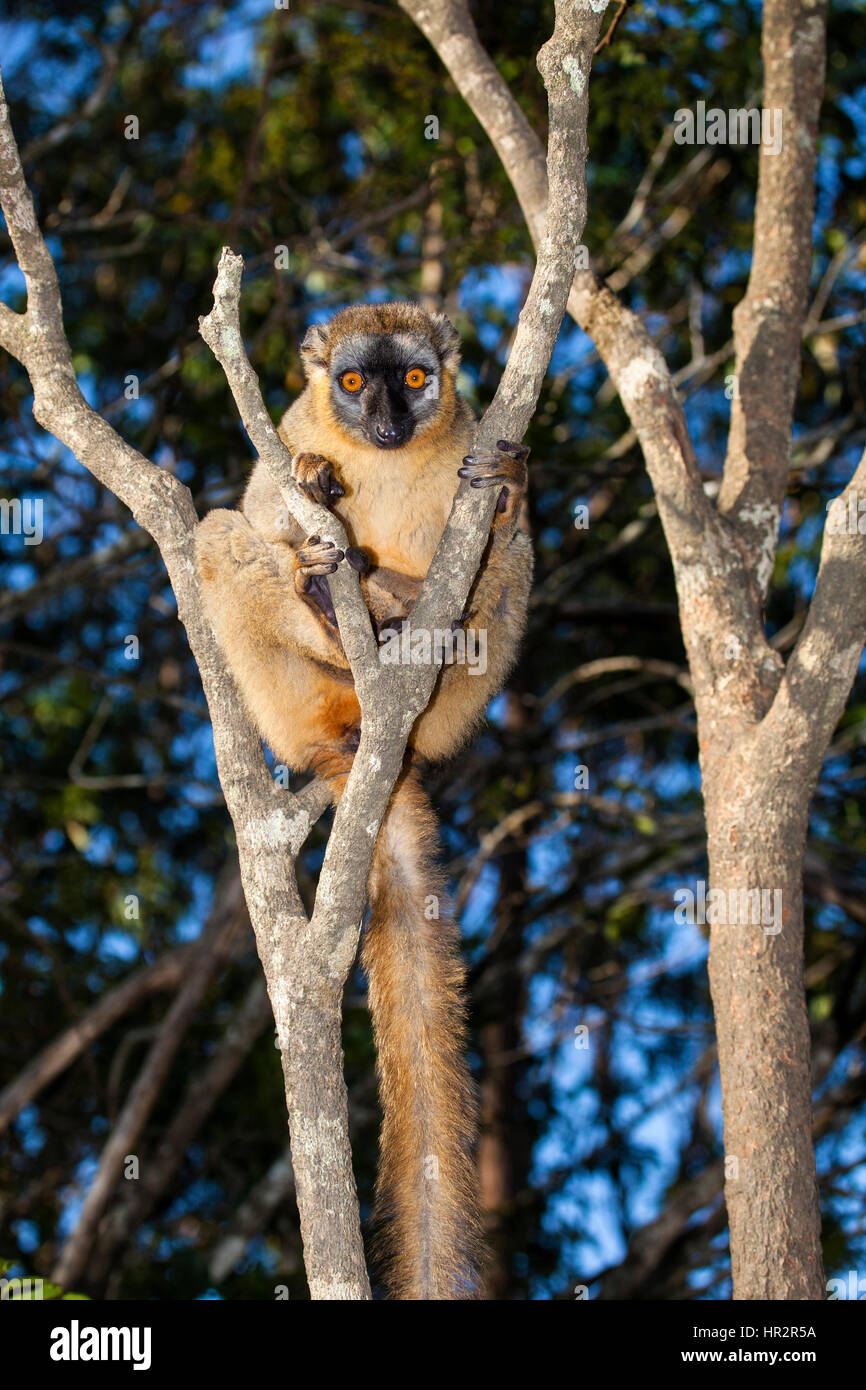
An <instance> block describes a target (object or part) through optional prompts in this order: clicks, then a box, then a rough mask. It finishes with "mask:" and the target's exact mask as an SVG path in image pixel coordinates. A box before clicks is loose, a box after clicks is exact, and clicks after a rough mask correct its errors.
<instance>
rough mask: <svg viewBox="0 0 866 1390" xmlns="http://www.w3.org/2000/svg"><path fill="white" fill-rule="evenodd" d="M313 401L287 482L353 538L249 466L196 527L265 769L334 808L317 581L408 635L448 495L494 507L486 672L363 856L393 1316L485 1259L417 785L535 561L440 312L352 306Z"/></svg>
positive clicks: (518, 623)
mask: <svg viewBox="0 0 866 1390" xmlns="http://www.w3.org/2000/svg"><path fill="white" fill-rule="evenodd" d="M301 357H302V361H303V364H304V369H305V372H306V376H307V385H306V388H305V390H304V391H303V393H302V394H301V396H300V397H299V398H298V399H297V400H296V401H295V403H294V404H293V405H292V406H291V407H290V409H289V410H288V411H287V412H286V414H285V415H284V416H283V419H282V421H281V423H280V427H279V432H280V436H281V438H282V439H283V441H284V442H285V443H286V445H287V446H288V448H289V450H290V452H291V453H292V455H293V464H292V470H293V474H294V477H295V478H296V480H297V482H298V483H299V485H300V486H301V488H302V489H303V490H304V491H305V492H306V493H307V495H308V496H309V497H311V498H313V499H315V500H316V501H317V502H320V503H323V504H324V505H325V506H328V507H330V508H332V509H333V510H334V511H335V512H336V513H337V515H338V516H339V517H340V519H341V520H342V522H343V525H344V526H345V528H346V532H347V535H348V537H349V540H350V542H351V544H350V546H349V548H348V549H347V551H346V554H345V557H344V555H343V552H342V551H341V550H338V549H336V547H334V546H333V545H332V544H331V543H330V542H327V541H322V540H320V538H319V537H318V536H309V537H305V536H304V534H303V531H302V530H301V528H300V527H299V526H298V524H297V523H296V522H295V521H294V520H293V519H292V518H291V517H289V516H288V515H287V510H286V507H285V504H284V503H283V502H282V499H281V497H280V493H279V491H278V488H277V486H276V484H275V483H274V482H273V480H272V478H271V476H270V474H269V473H268V471H267V469H266V467H264V466H263V465H262V464H261V463H259V464H257V465H256V467H255V468H254V470H253V473H252V475H251V478H250V481H249V484H248V486H247V488H246V492H245V494H244V497H243V501H242V503H241V508H240V510H239V511H222V510H219V511H212V512H210V513H209V515H207V516H206V517H205V518H204V520H203V521H202V522H201V524H200V525H199V527H198V530H197V535H196V567H197V572H198V576H199V580H200V583H201V586H202V590H203V593H204V598H205V603H206V606H207V611H208V614H209V617H210V620H211V622H212V624H213V627H214V629H215V631H216V634H217V638H218V640H219V643H220V646H221V648H222V650H223V652H224V654H225V656H226V658H227V661H228V664H229V667H230V669H231V671H232V674H233V676H234V678H235V680H236V681H237V684H238V686H239V687H240V690H241V692H242V695H243V697H244V700H245V703H246V705H247V708H248V710H249V713H250V715H251V717H252V719H253V720H254V722H255V723H256V725H257V727H258V729H259V731H260V733H261V735H262V737H263V739H264V740H265V742H266V743H267V744H268V745H269V747H270V748H271V750H272V751H273V753H274V754H275V756H276V757H277V758H278V759H279V760H281V761H282V762H284V763H285V764H287V766H289V767H290V768H292V769H294V770H297V771H310V772H314V773H316V774H317V775H318V776H319V777H321V778H324V779H325V780H326V781H327V783H328V784H329V786H330V788H331V789H332V793H333V797H334V799H335V800H337V799H339V796H340V794H341V792H342V790H343V787H344V786H345V782H346V779H347V777H348V774H349V771H350V769H351V766H352V758H353V754H354V750H355V749H356V748H357V745H358V737H359V721H360V709H359V705H358V700H357V697H356V695H355V689H354V685H353V682H352V676H351V672H350V670H349V666H348V662H347V660H346V657H345V654H344V652H343V648H342V645H341V643H340V634H339V631H338V628H337V626H336V623H335V617H334V610H333V606H332V604H331V601H330V595H329V592H328V587H327V582H326V580H325V578H324V576H326V575H328V574H332V573H333V572H334V570H335V569H336V567H337V565H338V564H340V563H342V562H343V560H344V558H345V561H346V562H348V563H350V564H352V565H353V566H354V567H355V568H356V569H357V570H358V571H359V573H360V575H361V584H362V590H363V592H364V595H365V598H366V600H367V604H368V607H369V609H370V612H371V619H372V621H373V624H374V629H376V630H377V631H378V630H379V629H380V628H381V626H382V624H383V623H392V624H393V623H394V622H398V623H399V621H400V620H401V619H404V618H405V617H406V616H407V615H408V614H409V613H410V612H411V607H412V602H413V600H414V598H415V597H416V595H417V592H418V588H419V586H420V582H421V580H422V579H423V578H424V576H425V575H426V573H427V569H428V567H429V565H430V561H431V560H432V558H433V554H434V552H435V550H436V547H437V545H438V543H439V540H440V538H441V535H442V532H443V530H444V527H445V522H446V520H447V518H448V514H449V512H450V509H451V503H452V500H453V498H454V493H455V490H456V487H457V485H458V479H459V478H461V477H462V478H468V479H469V481H470V484H471V486H472V487H474V488H484V487H495V488H497V489H498V494H499V495H498V499H497V504H496V511H495V514H494V520H493V524H492V527H491V535H490V539H489V541H488V544H487V548H486V551H485V554H484V557H483V560H482V563H481V566H480V569H479V572H478V575H477V577H476V579H475V582H474V585H473V588H472V591H471V593H470V597H469V602H468V605H467V609H466V612H465V614H463V615H462V621H463V623H464V625H465V627H466V628H467V629H474V630H476V631H481V630H486V633H487V638H486V641H487V668H486V671H485V672H484V673H483V674H479V673H478V671H477V668H476V671H475V672H474V673H472V674H470V670H469V667H468V666H467V665H466V664H457V663H455V664H450V665H446V666H445V667H444V668H443V670H442V671H441V674H440V677H439V680H438V683H437V686H436V688H435V691H434V694H433V698H432V701H431V703H430V705H429V706H428V708H427V709H426V710H425V712H424V713H423V714H421V715H420V717H419V718H418V719H417V721H416V723H415V725H414V728H413V730H412V733H411V736H410V740H409V747H408V750H407V757H406V762H405V765H404V769H403V771H402V772H401V775H400V778H399V780H398V782H397V784H396V786H395V788H394V792H393V795H392V798H391V802H390V805H389V808H388V811H387V813H386V816H385V819H384V821H383V823H382V828H381V830H380V832H379V837H378V840H377V843H376V849H375V855H374V859H373V866H372V870H371V874H370V880H369V888H368V894H369V901H370V909H371V912H370V920H369V923H368V926H367V929H366V932H365V934H364V938H363V945H362V953H361V959H362V964H363V967H364V970H365V973H366V976H367V981H368V990H369V1003H370V1010H371V1014H372V1020H373V1030H374V1038H375V1043H376V1050H377V1070H378V1076H379V1091H380V1100H381V1105H382V1111H383V1122H382V1131H381V1137H380V1162H379V1172H378V1178H377V1189H376V1192H377V1198H376V1213H375V1218H374V1224H375V1225H376V1226H377V1227H378V1228H379V1229H380V1230H381V1232H382V1237H381V1239H380V1244H382V1245H383V1246H384V1255H383V1265H384V1278H385V1282H386V1285H387V1288H388V1292H389V1294H390V1296H391V1297H395V1298H398V1299H463V1298H473V1297H476V1296H477V1294H478V1285H479V1278H480V1274H479V1260H480V1252H481V1248H482V1240H481V1222H480V1216H479V1204H478V1191H477V1186H478V1184H477V1176H476V1169H475V1158H474V1152H473V1149H474V1143H475V1139H476V1132H477V1104H476V1098H475V1094H474V1088H473V1084H472V1081H471V1078H470V1074H469V1070H468V1067H467V1064H466V1061H465V1058H464V1048H465V1030H466V1025H465V1005H464V999H463V990H464V968H463V964H462V959H461V954H460V944H459V935H458V929H457V927H456V925H455V924H454V922H453V921H452V920H451V919H450V918H448V917H447V916H443V915H440V916H439V917H438V918H437V917H431V916H430V915H429V904H430V903H431V902H436V901H438V902H441V901H442V899H443V885H442V883H441V881H440V878H439V875H438V873H437V870H436V868H435V853H436V839H437V836H436V821H435V816H434V814H433V811H432V808H431V805H430V802H429V800H428V798H427V796H426V794H425V792H424V791H423V789H422V786H421V781H420V772H421V768H422V767H423V765H424V764H425V763H426V762H438V761H440V760H442V759H445V758H448V757H450V756H451V755H452V754H454V753H455V752H456V751H457V750H458V749H459V748H460V747H461V746H462V745H463V744H464V743H465V742H466V741H467V740H468V739H469V738H470V736H471V735H472V733H473V732H474V730H475V729H476V728H477V726H478V725H479V724H480V723H481V721H482V719H483V716H484V711H485V709H486V706H487V704H488V702H489V700H490V698H491V696H492V695H494V694H495V693H496V692H497V691H498V690H499V689H500V687H501V686H502V684H503V682H504V680H505V678H506V676H507V675H508V672H509V670H510V668H511V666H512V664H513V662H514V660H515V657H516V653H517V648H518V644H519V642H520V638H521V636H522V633H523V629H524V626H525V621H526V607H527V600H528V595H529V587H530V580H531V574H532V548H531V543H530V539H529V536H528V534H527V532H526V531H525V530H524V529H523V527H522V525H521V513H522V506H523V501H524V497H525V492H526V483H527V469H526V458H527V456H528V452H529V451H528V449H526V448H524V447H523V446H521V445H519V444H511V443H508V442H507V441H505V440H500V441H498V443H497V448H496V450H495V452H493V453H490V454H486V455H473V454H472V453H471V452H470V450H471V446H472V435H473V431H474V420H473V416H472V412H471V410H470V408H469V406H468V404H467V402H466V401H465V400H464V399H463V398H462V397H461V396H460V395H458V393H457V389H456V377H457V370H458V366H459V363H460V349H459V338H458V335H457V333H456V331H455V329H454V328H453V326H452V325H451V323H450V322H449V320H448V319H447V318H446V317H445V315H444V314H441V313H427V312H426V311H425V310H424V309H422V308H421V307H420V306H418V305H416V304H413V303H402V302H396V303H394V302H392V303H384V304H376V305H373V304H369V305H358V306H354V307H351V308H348V309H343V310H342V311H341V312H339V313H337V314H336V315H335V316H334V317H333V318H332V319H331V320H330V322H328V323H326V324H317V325H315V326H313V327H312V328H310V329H309V331H308V332H307V334H306V336H305V338H304V340H303V343H302V344H301Z"/></svg>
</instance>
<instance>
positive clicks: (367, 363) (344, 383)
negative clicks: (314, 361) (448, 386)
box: [329, 333, 442, 449]
mask: <svg viewBox="0 0 866 1390" xmlns="http://www.w3.org/2000/svg"><path fill="white" fill-rule="evenodd" d="M441 370H442V364H441V363H440V361H439V358H438V357H437V355H436V353H435V352H434V351H433V348H432V346H431V345H430V343H429V342H424V340H423V339H422V338H420V337H418V335H416V334H414V333H399V334H393V335H388V334H378V335H377V334H358V335H353V336H351V337H349V338H347V339H345V340H344V341H343V342H341V343H340V344H339V345H338V347H337V350H336V351H335V353H334V356H333V360H332V362H331V366H330V373H329V375H330V379H331V399H332V402H333V406H334V414H335V415H336V416H337V419H338V420H339V422H340V424H341V425H342V426H343V429H345V430H347V431H348V432H349V433H350V434H355V435H357V436H358V437H359V438H361V439H364V440H366V442H367V443H368V444H375V446H376V448H377V449H399V448H401V447H402V446H403V445H404V444H408V442H409V440H410V439H411V438H412V435H413V434H414V433H415V431H416V429H419V428H420V427H422V426H424V425H425V424H429V423H430V422H431V421H432V419H433V417H434V416H435V415H436V413H437V411H438V408H439V389H440V377H441Z"/></svg>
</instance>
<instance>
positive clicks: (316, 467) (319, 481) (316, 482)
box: [292, 454, 346, 508]
mask: <svg viewBox="0 0 866 1390" xmlns="http://www.w3.org/2000/svg"><path fill="white" fill-rule="evenodd" d="M292 472H293V473H294V475H295V481H296V482H297V484H298V487H299V488H300V489H301V491H302V492H303V493H305V494H306V496H307V497H309V499H310V501H311V502H318V504H319V506H320V507H329V508H330V507H333V505H334V503H335V502H336V501H337V499H338V498H339V497H345V495H346V489H345V488H344V487H343V484H342V483H341V482H339V481H338V479H337V474H336V470H335V468H334V465H333V464H332V463H331V462H330V461H329V460H328V459H326V458H323V457H322V455H321V454H298V455H297V456H296V457H295V459H294V460H293V462H292Z"/></svg>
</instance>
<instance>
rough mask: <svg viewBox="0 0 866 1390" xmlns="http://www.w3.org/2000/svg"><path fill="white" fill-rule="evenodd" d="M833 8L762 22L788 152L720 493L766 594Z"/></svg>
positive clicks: (771, 12) (749, 296)
mask: <svg viewBox="0 0 866 1390" xmlns="http://www.w3.org/2000/svg"><path fill="white" fill-rule="evenodd" d="M826 11H827V7H826V0H765V2H764V10H763V18H762V26H761V33H762V38H761V46H762V54H763V60H764V91H763V101H762V106H763V113H764V114H765V115H768V116H769V117H770V118H772V119H773V120H774V121H775V119H776V117H777V115H778V117H779V119H780V120H781V128H780V131H779V134H780V138H781V149H779V150H778V151H776V152H774V150H773V148H772V145H770V144H766V143H764V142H763V141H762V143H761V148H760V156H759V166H758V192H757V199H756V203H755V226H754V236H753V240H752V268H751V272H750V275H749V285H748V289H747V290H746V294H745V297H744V298H743V299H742V300H741V301H740V303H739V304H738V305H737V308H736V309H735V311H734V346H735V350H736V366H735V375H736V380H737V388H738V389H737V392H736V394H735V395H734V398H733V400H732V401H731V422H730V431H729V435H728V451H727V459H726V461H725V473H724V479H723V482H722V488H721V491H720V493H719V510H720V512H721V514H722V515H723V516H726V517H727V518H728V519H729V521H730V522H731V523H732V525H733V526H734V527H736V529H737V531H738V533H739V535H740V536H741V537H742V540H743V542H744V545H745V547H746V550H747V553H748V556H749V568H750V571H751V572H752V574H753V575H754V577H755V581H756V584H757V587H758V591H759V594H760V596H761V599H764V598H765V597H766V594H767V589H768V586H769V583H770V578H771V576H772V573H773V559H774V556H775V551H776V538H777V535H778V530H779V520H780V518H781V515H782V507H783V506H784V502H785V494H786V492H787V489H788V473H789V468H790V453H791V421H792V418H793V413H794V399H795V397H796V394H797V384H798V382H799V380H800V338H801V333H802V328H803V320H804V317H805V314H806V305H807V298H808V292H809V278H810V272H811V268H812V218H813V215H814V210H815V164H816V159H817V148H818V113H819V111H820V109H821V98H822V96H823V92H824V63H825V51H824V50H825V29H826V18H827V14H826Z"/></svg>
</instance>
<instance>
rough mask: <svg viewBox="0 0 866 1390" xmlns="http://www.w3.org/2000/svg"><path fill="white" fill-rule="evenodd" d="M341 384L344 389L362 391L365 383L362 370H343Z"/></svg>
mask: <svg viewBox="0 0 866 1390" xmlns="http://www.w3.org/2000/svg"><path fill="white" fill-rule="evenodd" d="M340 385H341V386H342V388H343V390H344V391H351V392H352V393H353V394H354V392H355V391H360V389H361V387H362V386H363V385H364V378H363V377H362V376H361V373H360V372H343V375H342V376H341V377H340Z"/></svg>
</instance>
